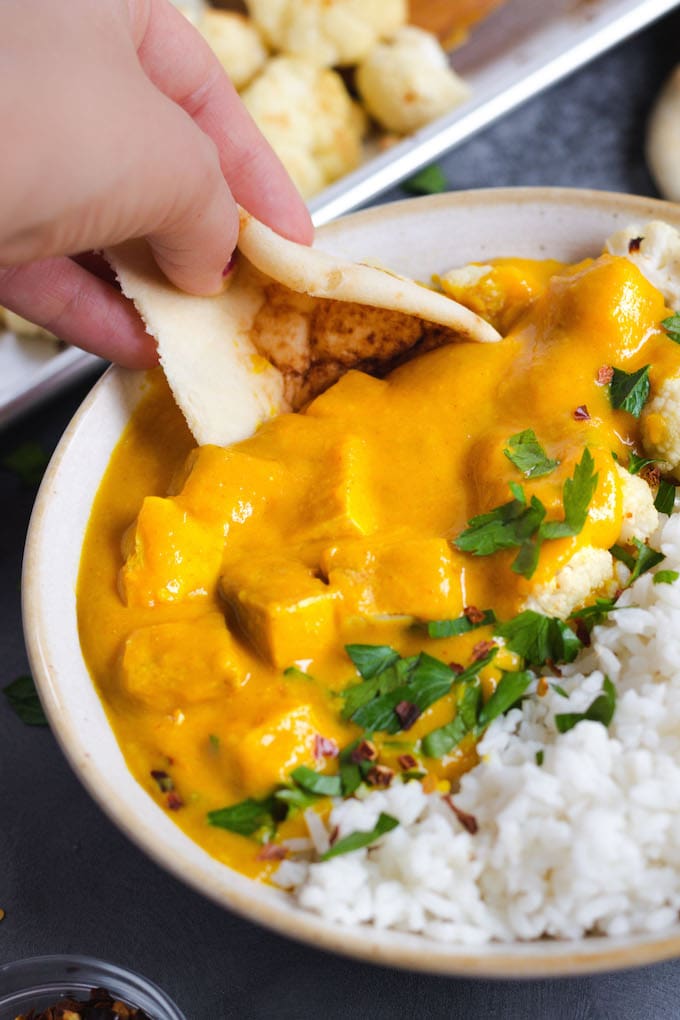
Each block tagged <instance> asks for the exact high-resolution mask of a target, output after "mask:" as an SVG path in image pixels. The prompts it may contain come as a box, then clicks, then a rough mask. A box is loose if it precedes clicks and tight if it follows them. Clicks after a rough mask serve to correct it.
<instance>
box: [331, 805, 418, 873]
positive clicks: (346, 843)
mask: <svg viewBox="0 0 680 1020" xmlns="http://www.w3.org/2000/svg"><path fill="white" fill-rule="evenodd" d="M398 825H399V822H398V821H397V819H396V818H393V817H392V815H386V814H384V813H381V815H380V817H379V818H378V821H377V823H376V826H375V828H374V829H371V830H370V831H369V832H350V834H349V835H348V836H344V837H343V838H342V839H339V840H338V841H337V843H334V844H333V846H332V847H331V848H330V849H329V850H326V853H325V854H322V855H321V860H322V861H329V860H330V859H331V857H339V856H340V854H349V853H351V852H352V851H353V850H361V848H362V847H365V846H370V845H371V843H375V841H376V839H379V838H380V837H381V836H384V835H385V833H386V832H391V831H392V829H396V827H397V826H398Z"/></svg>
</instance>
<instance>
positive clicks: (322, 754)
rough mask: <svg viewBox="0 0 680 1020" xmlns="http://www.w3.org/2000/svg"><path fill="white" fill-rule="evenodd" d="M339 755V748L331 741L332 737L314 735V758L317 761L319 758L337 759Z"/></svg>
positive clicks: (335, 742)
mask: <svg viewBox="0 0 680 1020" xmlns="http://www.w3.org/2000/svg"><path fill="white" fill-rule="evenodd" d="M339 754H340V748H339V747H338V744H337V741H335V740H333V738H332V737H322V736H321V734H320V733H317V734H316V735H315V737H314V757H315V758H316V759H317V761H318V760H319V759H320V758H337V757H338V755H339Z"/></svg>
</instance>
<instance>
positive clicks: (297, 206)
mask: <svg viewBox="0 0 680 1020" xmlns="http://www.w3.org/2000/svg"><path fill="white" fill-rule="evenodd" d="M128 6H129V10H130V17H131V23H132V33H133V39H134V42H135V46H136V48H137V56H138V58H139V60H140V63H141V65H142V68H143V69H144V72H145V73H146V74H147V76H148V77H149V78H150V79H151V81H152V82H153V83H154V85H156V87H157V88H158V89H160V91H161V92H163V93H164V94H165V95H166V96H168V98H170V99H172V100H173V101H174V102H175V103H177V104H178V105H179V106H181V107H182V108H183V109H184V110H185V111H186V112H187V113H188V114H189V116H190V117H192V119H193V120H194V121H195V122H196V124H197V125H198V126H199V127H200V128H201V130H202V131H204V132H205V133H206V134H207V135H209V136H210V138H211V139H212V140H213V142H214V143H215V145H216V147H217V151H218V154H219V158H220V165H221V167H222V173H223V174H224V176H225V179H226V180H227V183H228V184H229V187H230V189H231V192H232V194H233V196H234V198H235V199H236V201H237V202H239V203H240V204H241V205H242V206H243V207H244V208H245V209H247V210H248V211H249V212H251V213H252V214H253V215H254V216H256V217H257V218H258V219H260V220H262V221H263V222H265V223H267V224H268V225H269V226H270V227H272V229H274V230H276V231H277V232H278V233H280V234H283V236H284V237H288V238H290V239H291V240H293V241H300V242H302V243H305V244H309V243H311V241H312V238H313V235H314V231H313V227H312V222H311V219H310V217H309V213H308V211H307V207H306V206H305V204H304V202H303V200H302V198H301V197H300V195H299V194H298V192H297V190H296V188H295V186H294V184H293V182H292V181H291V179H290V177H289V176H288V174H287V172H286V171H285V169H284V168H283V166H282V164H281V162H280V161H279V159H278V157H277V156H276V155H275V153H274V151H273V149H272V148H271V146H270V145H269V143H268V142H267V141H266V140H265V138H264V136H263V135H262V134H261V132H260V131H259V129H258V128H257V126H256V125H255V122H254V121H253V120H252V118H251V116H250V114H249V113H248V111H247V110H246V108H245V106H244V105H243V103H242V102H241V100H240V98H239V96H238V93H237V92H236V89H235V88H234V86H233V85H232V83H231V82H230V81H229V78H228V77H227V75H226V73H225V71H224V69H223V68H222V65H221V64H220V62H219V61H218V59H217V57H216V56H215V54H214V53H213V52H212V50H211V49H210V46H209V45H208V43H207V42H206V41H205V39H203V37H202V36H201V35H200V33H199V32H198V31H197V30H196V29H195V28H194V27H193V25H191V24H190V23H189V21H187V19H186V18H185V17H184V16H183V15H182V14H181V13H180V12H179V11H178V10H177V9H176V8H175V7H173V6H172V5H171V4H170V3H169V2H168V0H128Z"/></svg>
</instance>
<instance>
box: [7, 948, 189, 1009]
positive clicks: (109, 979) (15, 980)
mask: <svg viewBox="0 0 680 1020" xmlns="http://www.w3.org/2000/svg"><path fill="white" fill-rule="evenodd" d="M92 988H105V989H106V991H108V992H110V993H111V995H113V996H115V997H117V998H120V999H121V1001H122V1002H125V1003H126V1004H127V1005H130V1006H136V1007H137V1008H138V1009H143V1010H144V1011H145V1012H146V1013H148V1014H149V1016H150V1017H151V1018H152V1020H186V1017H185V1016H184V1013H182V1012H181V1010H180V1009H179V1008H178V1007H177V1006H176V1005H175V1003H174V1002H172V1000H171V999H169V998H168V996H167V995H166V994H165V992H163V991H161V989H160V988H159V987H158V986H157V985H155V984H153V982H152V981H149V980H148V979H147V978H144V977H142V976H141V975H140V974H135V973H134V972H133V971H131V970H126V969H125V968H124V967H119V966H118V965H117V964H115V963H106V962H105V961H104V960H94V959H92V958H91V957H89V956H34V957H31V958H29V959H26V960H16V961H15V962H14V963H6V964H3V965H2V966H0V1020H15V1017H17V1016H20V1015H21V1014H22V1013H28V1012H29V1011H30V1010H31V1009H45V1008H46V1007H48V1006H53V1005H54V1004H55V1003H56V1002H58V1000H59V998H60V997H64V996H67V995H73V996H75V997H76V998H80V999H81V1000H84V1001H87V999H88V998H89V995H90V990H91V989H92Z"/></svg>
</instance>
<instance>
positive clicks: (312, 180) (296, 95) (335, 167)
mask: <svg viewBox="0 0 680 1020" xmlns="http://www.w3.org/2000/svg"><path fill="white" fill-rule="evenodd" d="M242 98H243V101H244V103H245V105H246V107H247V108H248V110H249V111H250V113H251V115H252V116H253V118H254V119H255V121H256V123H257V125H258V127H259V128H260V130H261V131H262V133H263V134H264V135H265V137H266V138H267V139H268V141H269V142H270V144H271V145H272V146H273V148H274V149H275V151H276V153H277V154H278V156H279V158H280V159H281V161H282V162H283V164H284V166H285V167H286V169H287V170H288V172H289V174H290V175H291V177H292V178H293V180H294V181H295V183H296V185H297V187H298V188H299V190H300V191H301V193H302V194H303V195H304V196H305V197H306V198H307V197H309V196H310V195H313V194H315V193H316V192H317V191H320V190H321V189H322V188H323V187H325V186H326V185H327V184H330V183H331V181H334V180H336V178H338V177H340V176H342V174H345V173H349V171H350V170H354V168H355V167H356V166H358V164H359V161H360V159H361V139H362V136H363V133H364V130H365V127H366V121H365V118H364V115H363V113H362V112H361V110H360V109H359V107H358V106H357V104H356V103H354V102H352V100H351V98H350V96H349V93H348V92H347V90H346V88H345V86H344V83H343V81H342V78H341V77H340V75H339V74H337V73H336V72H335V71H330V70H328V69H325V68H320V67H316V66H314V65H313V64H310V63H308V62H307V61H305V60H300V59H298V58H297V57H274V58H273V59H272V60H270V61H269V62H268V63H267V64H266V66H265V68H264V70H263V71H262V73H261V74H260V75H259V76H258V77H257V78H256V79H255V81H253V82H252V83H251V84H250V85H249V86H248V88H247V89H246V90H245V91H244V92H243V93H242Z"/></svg>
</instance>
